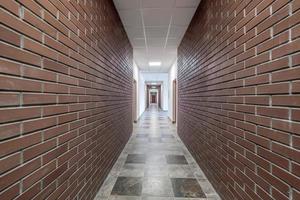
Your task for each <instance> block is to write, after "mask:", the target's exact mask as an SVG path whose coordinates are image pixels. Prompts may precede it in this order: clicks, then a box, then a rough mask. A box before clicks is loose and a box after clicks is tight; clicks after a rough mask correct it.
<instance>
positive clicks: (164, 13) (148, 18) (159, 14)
mask: <svg viewBox="0 0 300 200" xmlns="http://www.w3.org/2000/svg"><path fill="white" fill-rule="evenodd" d="M142 13H143V17H144V24H145V26H169V24H170V20H171V10H170V9H145V10H143V11H142Z"/></svg>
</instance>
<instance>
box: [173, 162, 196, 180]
mask: <svg viewBox="0 0 300 200" xmlns="http://www.w3.org/2000/svg"><path fill="white" fill-rule="evenodd" d="M168 171H169V176H170V177H171V178H194V177H195V176H194V173H193V172H192V170H191V168H190V167H189V166H188V165H169V166H168Z"/></svg>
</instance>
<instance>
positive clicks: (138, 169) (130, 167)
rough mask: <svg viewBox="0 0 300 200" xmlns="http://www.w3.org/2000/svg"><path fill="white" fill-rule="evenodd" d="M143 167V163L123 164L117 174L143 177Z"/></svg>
mask: <svg viewBox="0 0 300 200" xmlns="http://www.w3.org/2000/svg"><path fill="white" fill-rule="evenodd" d="M144 168H145V166H144V165H143V164H125V165H124V166H123V167H122V169H121V171H120V173H119V176H123V177H143V176H144Z"/></svg>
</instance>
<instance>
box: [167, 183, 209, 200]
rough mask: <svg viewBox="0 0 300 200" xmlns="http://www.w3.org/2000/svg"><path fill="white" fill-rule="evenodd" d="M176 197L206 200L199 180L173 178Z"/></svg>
mask: <svg viewBox="0 0 300 200" xmlns="http://www.w3.org/2000/svg"><path fill="white" fill-rule="evenodd" d="M171 182H172V187H173V191H174V196H175V197H188V198H206V196H205V194H204V192H203V191H202V189H201V187H200V185H199V183H198V181H197V179H193V178H171Z"/></svg>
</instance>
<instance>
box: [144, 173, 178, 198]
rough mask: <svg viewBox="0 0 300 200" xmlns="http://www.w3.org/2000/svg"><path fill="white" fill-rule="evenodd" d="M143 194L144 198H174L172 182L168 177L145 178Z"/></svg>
mask: <svg viewBox="0 0 300 200" xmlns="http://www.w3.org/2000/svg"><path fill="white" fill-rule="evenodd" d="M142 194H143V196H158V197H172V196H173V190H172V185H171V181H170V179H169V178H166V177H145V178H144V181H143V191H142Z"/></svg>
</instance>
